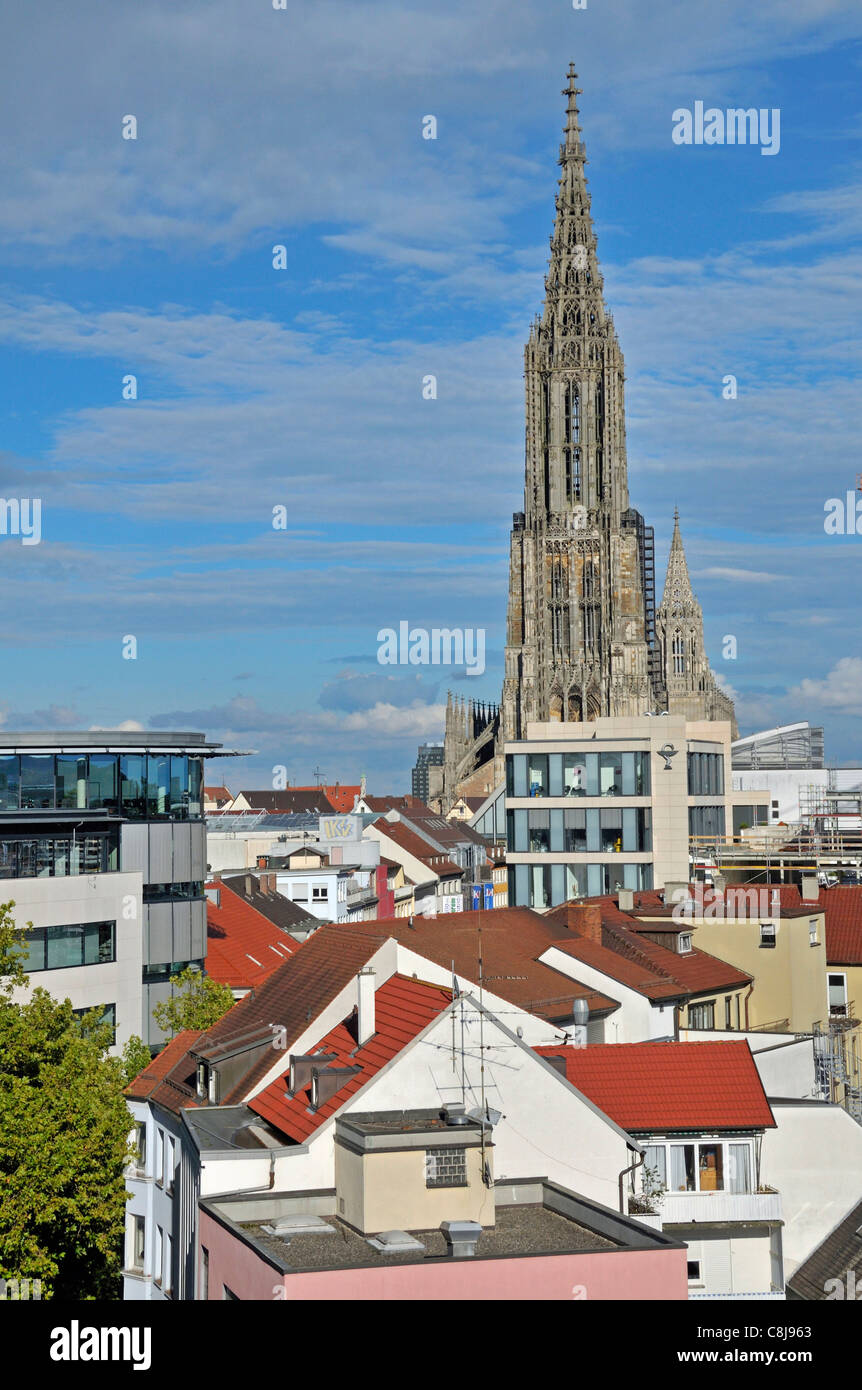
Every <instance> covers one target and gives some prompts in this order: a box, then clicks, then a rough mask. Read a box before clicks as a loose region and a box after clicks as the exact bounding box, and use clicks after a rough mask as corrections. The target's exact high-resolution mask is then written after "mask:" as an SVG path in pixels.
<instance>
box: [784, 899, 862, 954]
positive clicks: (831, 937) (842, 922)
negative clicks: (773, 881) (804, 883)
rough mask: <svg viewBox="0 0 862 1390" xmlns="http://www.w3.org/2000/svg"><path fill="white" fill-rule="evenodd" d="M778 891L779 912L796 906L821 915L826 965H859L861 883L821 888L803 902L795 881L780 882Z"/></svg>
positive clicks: (861, 921)
mask: <svg viewBox="0 0 862 1390" xmlns="http://www.w3.org/2000/svg"><path fill="white" fill-rule="evenodd" d="M776 886H778V885H776ZM779 891H780V893H781V911H782V912H786V911H788V910H790V909H792V908H794V907H797V908H801V909H805V910H807V911H808V912H822V913H823V914H824V916H825V921H826V960H827V963H828V964H829V965H862V885H859V886H854V885H853V884H837V885H836V886H835V887H834V888H821V889H819V890H818V897H817V900H816V901H815V902H808V901H807V900H806V901H803V899H802V895H801V893H800V892H799V889H798V888H797V887H796V885H795V884H781V885H780V887H779Z"/></svg>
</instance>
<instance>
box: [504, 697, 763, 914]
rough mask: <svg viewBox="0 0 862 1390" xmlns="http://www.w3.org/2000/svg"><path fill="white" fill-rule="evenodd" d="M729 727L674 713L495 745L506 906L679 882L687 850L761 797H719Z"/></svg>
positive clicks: (538, 729) (541, 904) (536, 730)
mask: <svg viewBox="0 0 862 1390" xmlns="http://www.w3.org/2000/svg"><path fill="white" fill-rule="evenodd" d="M730 744H731V725H730V722H729V721H721V720H695V721H692V720H686V719H685V718H684V717H683V716H681V715H662V716H657V717H654V716H650V715H635V716H632V717H630V718H606V719H595V720H592V721H591V722H589V723H582V724H575V723H571V724H569V723H561V722H555V723H551V724H530V725H528V726H527V738H526V739H524V740H521V741H519V742H516V743H508V744H507V745H506V791H505V797H506V825H507V854H506V860H507V864H508V866H509V902H510V904H511V905H512V906H514V907H533V908H537V909H541V908H547V907H555V906H556V905H557V904H559V903H562V902H567V901H568V900H569V899H571V898H578V897H596V896H598V895H599V894H603V893H615V892H617V891H618V890H619V889H620V888H622V889H633V890H635V891H637V890H638V889H648V888H653V887H655V888H659V887H662V886H663V885H664V884H666V883H687V882H688V880H689V844H690V840H691V841H693V842H695V843H696V842H697V840H698V839H699V838H702V837H708V836H719V837H723V836H725V835H730V834H731V833H732V827H733V824H734V811H735V808H736V809H737V810H738V808H739V807H745V808H746V809H745V814H746V815H748V816H749V818H753V817H754V816H755V814H756V806H757V803H758V802H762V801H763V800H764V797H765V793H762V792H759V791H757V790H751V791H746V792H742V791H739V792H731V790H730V786H731V777H730Z"/></svg>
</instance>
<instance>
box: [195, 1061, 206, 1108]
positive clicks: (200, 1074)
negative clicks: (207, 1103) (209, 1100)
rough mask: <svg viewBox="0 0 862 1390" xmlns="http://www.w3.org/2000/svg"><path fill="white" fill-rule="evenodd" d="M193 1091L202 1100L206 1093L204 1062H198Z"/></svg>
mask: <svg viewBox="0 0 862 1390" xmlns="http://www.w3.org/2000/svg"><path fill="white" fill-rule="evenodd" d="M195 1092H196V1094H197V1096H198V1099H199V1100H203V1099H204V1097H205V1096H206V1093H207V1067H206V1064H205V1063H204V1062H198V1067H197V1082H196V1085H195Z"/></svg>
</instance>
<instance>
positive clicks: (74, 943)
mask: <svg viewBox="0 0 862 1390" xmlns="http://www.w3.org/2000/svg"><path fill="white" fill-rule="evenodd" d="M46 936H47V938H48V969H49V970H60V969H63V968H64V967H68V966H74V965H81V964H82V962H83V942H84V928H83V927H47V928H46Z"/></svg>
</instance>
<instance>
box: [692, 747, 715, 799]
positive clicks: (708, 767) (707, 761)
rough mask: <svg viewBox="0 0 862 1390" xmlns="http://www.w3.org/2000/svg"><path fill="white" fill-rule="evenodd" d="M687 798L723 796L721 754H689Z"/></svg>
mask: <svg viewBox="0 0 862 1390" xmlns="http://www.w3.org/2000/svg"><path fill="white" fill-rule="evenodd" d="M688 794H689V796H724V757H723V755H722V754H721V753H689V755H688Z"/></svg>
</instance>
